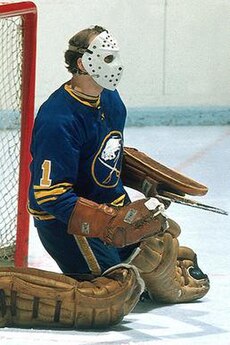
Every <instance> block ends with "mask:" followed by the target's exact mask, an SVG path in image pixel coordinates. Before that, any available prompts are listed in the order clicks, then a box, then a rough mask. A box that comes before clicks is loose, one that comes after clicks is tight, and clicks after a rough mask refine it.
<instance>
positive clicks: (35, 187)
mask: <svg viewBox="0 0 230 345" xmlns="http://www.w3.org/2000/svg"><path fill="white" fill-rule="evenodd" d="M72 186H73V185H72V184H71V183H68V182H62V183H57V184H53V185H52V186H50V187H44V186H37V185H34V187H33V188H34V190H37V189H38V190H39V189H40V190H46V189H50V190H51V189H54V188H57V187H72Z"/></svg>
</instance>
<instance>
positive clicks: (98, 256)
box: [35, 220, 138, 278]
mask: <svg viewBox="0 0 230 345" xmlns="http://www.w3.org/2000/svg"><path fill="white" fill-rule="evenodd" d="M35 227H36V228H37V231H38V235H39V238H40V240H41V242H42V244H43V246H44V248H45V249H46V251H47V252H48V253H49V254H50V256H51V257H52V258H53V259H54V260H55V261H56V263H57V265H58V266H59V268H60V269H61V271H62V272H63V273H64V274H68V275H69V276H71V277H75V278H80V277H81V275H85V276H87V275H94V276H99V275H101V274H102V273H103V272H104V271H106V270H107V269H108V268H110V267H112V266H115V265H117V264H120V263H121V262H124V261H125V260H126V259H127V258H128V257H129V256H130V255H131V253H132V251H133V250H134V249H135V248H136V247H137V246H138V244H135V245H131V246H127V247H125V248H115V247H112V246H109V245H106V244H104V243H103V242H102V241H101V240H100V239H98V238H85V237H80V236H79V237H77V238H75V237H74V236H73V235H69V234H68V233H67V226H66V225H65V224H64V223H62V222H60V221H58V220H54V221H48V222H47V221H46V222H44V221H36V220H35Z"/></svg>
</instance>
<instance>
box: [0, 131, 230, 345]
mask: <svg viewBox="0 0 230 345" xmlns="http://www.w3.org/2000/svg"><path fill="white" fill-rule="evenodd" d="M125 141H126V145H127V146H134V147H137V148H138V149H140V150H142V151H144V152H146V153H148V154H149V155H151V156H152V157H153V158H155V159H157V160H159V161H160V162H162V163H164V164H167V165H168V166H170V167H172V168H175V169H177V170H179V171H181V172H183V173H185V174H186V175H188V176H190V177H192V178H193V179H197V180H198V181H200V182H201V183H204V184H206V185H207V186H208V187H209V192H208V194H207V195H206V196H204V197H202V198H201V197H200V198H196V199H198V201H200V202H202V203H206V204H210V205H214V206H217V207H221V208H224V209H225V210H227V211H230V172H229V168H230V127H229V126H223V127H142V128H127V129H126V131H125ZM130 192H131V194H132V197H133V199H135V198H139V197H140V194H138V193H137V192H134V191H131V190H130ZM168 215H169V216H170V217H172V218H173V219H174V220H176V221H177V222H178V223H179V224H180V225H181V227H182V234H181V236H180V242H181V244H183V245H187V246H190V247H191V248H193V249H194V250H195V251H196V252H197V254H198V258H199V264H200V266H201V268H202V269H203V271H205V273H207V274H208V275H209V277H210V280H211V289H210V292H209V293H208V294H207V295H206V296H205V297H204V298H203V299H202V300H201V301H198V302H194V303H185V304H180V305H171V306H162V305H152V304H151V303H147V302H140V303H139V304H138V305H137V306H136V308H135V309H134V311H133V312H132V313H131V314H129V315H127V316H126V317H125V318H124V320H123V322H122V323H121V324H119V325H117V326H115V327H112V328H111V329H110V330H108V331H101V332H92V331H88V332H81V331H75V330H63V331H62V330H59V331H54V330H35V329H26V330H25V329H16V328H12V329H10V328H3V329H1V330H0V344H1V345H24V344H33V345H53V344H55V345H63V344H67V343H68V344H69V345H72V344H77V345H81V344H88V345H89V344H90V345H93V344H109V345H112V344H130V345H131V344H135V345H138V344H157V345H158V344H163V345H166V344H170V345H174V344H175V345H193V344H194V343H195V344H196V345H198V344H202V345H206V344H209V345H214V344H215V345H229V344H230V321H229V320H230V288H229V284H230V265H229V262H230V255H229V250H230V218H229V216H223V215H219V214H215V213H211V212H207V211H203V210H198V209H195V208H191V207H187V206H182V205H177V204H173V205H171V206H170V208H169V210H168ZM29 265H30V266H33V267H38V268H42V269H46V270H53V271H59V270H58V268H57V266H56V264H55V263H54V262H53V261H52V259H51V258H50V257H49V256H48V255H47V254H46V252H45V251H44V250H43V248H42V246H41V244H40V242H39V239H38V237H37V235H36V230H35V229H34V228H33V226H32V225H31V231H30V246H29Z"/></svg>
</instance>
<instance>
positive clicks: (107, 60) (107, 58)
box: [104, 55, 114, 63]
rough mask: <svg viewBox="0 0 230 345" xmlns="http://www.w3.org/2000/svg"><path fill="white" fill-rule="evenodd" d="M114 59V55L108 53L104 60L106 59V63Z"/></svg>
mask: <svg viewBox="0 0 230 345" xmlns="http://www.w3.org/2000/svg"><path fill="white" fill-rule="evenodd" d="M113 60H114V56H113V55H107V56H106V57H105V58H104V61H105V62H106V63H111V62H112V61H113Z"/></svg>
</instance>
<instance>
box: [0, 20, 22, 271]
mask: <svg viewBox="0 0 230 345" xmlns="http://www.w3.org/2000/svg"><path fill="white" fill-rule="evenodd" d="M21 75H22V18H21V17H20V16H18V17H17V16H16V17H12V18H1V17H0V176H1V177H0V266H3V265H13V260H14V252H15V244H16V224H17V199H18V179H19V149H20V120H21V116H20V109H21V85H22V77H21Z"/></svg>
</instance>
